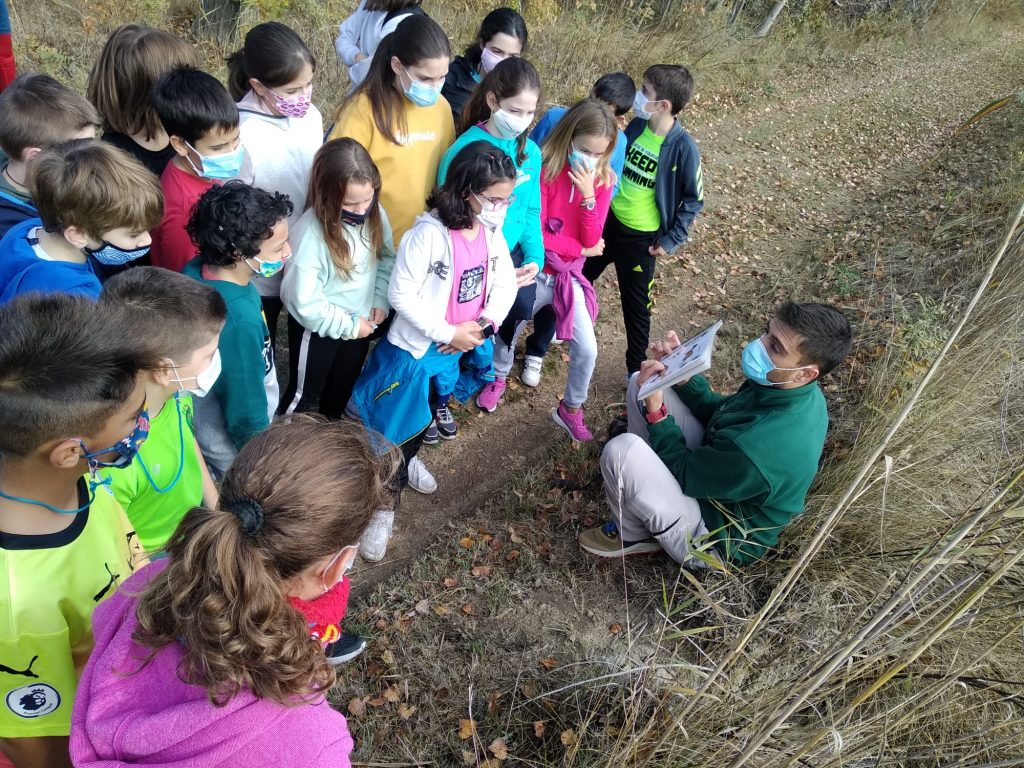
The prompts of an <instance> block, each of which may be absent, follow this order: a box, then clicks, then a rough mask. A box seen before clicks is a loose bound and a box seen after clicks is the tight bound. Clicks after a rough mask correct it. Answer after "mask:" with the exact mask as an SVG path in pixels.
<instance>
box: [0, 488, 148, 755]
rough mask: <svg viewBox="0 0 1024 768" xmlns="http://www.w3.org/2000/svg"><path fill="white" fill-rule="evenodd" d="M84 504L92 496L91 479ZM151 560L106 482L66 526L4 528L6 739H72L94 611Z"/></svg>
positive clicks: (1, 723) (1, 640)
mask: <svg viewBox="0 0 1024 768" xmlns="http://www.w3.org/2000/svg"><path fill="white" fill-rule="evenodd" d="M79 498H80V499H81V501H80V503H81V504H83V505H84V504H86V503H88V501H89V487H88V483H87V482H86V480H85V478H83V479H82V480H80V481H79ZM146 562H147V560H146V557H145V555H144V554H143V552H142V550H141V548H140V547H139V543H138V539H137V538H136V536H135V532H134V531H133V530H132V528H131V524H130V523H129V522H128V518H127V517H125V514H124V510H122V509H121V506H120V505H119V504H118V503H117V500H116V499H115V498H114V496H113V494H112V493H111V492H110V491H109V490H108V489H107V488H106V486H99V487H98V488H97V489H96V498H95V500H94V501H93V503H92V505H91V506H90V507H89V508H88V509H86V510H83V511H82V512H79V513H78V514H77V515H75V519H74V520H73V521H72V523H71V525H70V526H68V527H67V528H66V529H64V530H63V531H60V532H58V533H53V534H47V535H42V536H19V535H15V534H9V533H2V532H0V736H2V737H4V738H12V739H14V738H23V737H29V736H67V735H69V734H70V733H71V705H72V703H73V702H74V698H75V689H76V688H77V687H78V678H79V676H80V675H81V673H82V670H83V669H84V668H85V662H86V661H87V660H88V658H89V654H90V653H91V652H92V648H93V644H94V642H93V635H92V612H93V609H94V608H95V607H96V606H97V605H98V604H99V603H101V602H102V601H103V600H105V599H106V598H108V597H110V596H111V595H112V594H114V590H116V589H117V586H118V584H120V583H121V582H122V581H124V580H125V579H127V578H128V577H129V576H131V575H132V573H133V572H134V571H135V569H136V568H139V567H141V566H142V565H144V564H145V563H146Z"/></svg>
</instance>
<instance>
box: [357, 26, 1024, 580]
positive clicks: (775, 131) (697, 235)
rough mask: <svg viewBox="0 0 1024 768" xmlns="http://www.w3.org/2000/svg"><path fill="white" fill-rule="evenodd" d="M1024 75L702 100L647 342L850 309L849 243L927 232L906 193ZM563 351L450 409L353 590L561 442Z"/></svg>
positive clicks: (615, 320)
mask: <svg viewBox="0 0 1024 768" xmlns="http://www.w3.org/2000/svg"><path fill="white" fill-rule="evenodd" d="M1021 71H1024V46H1022V45H1021V41H1020V40H1019V39H1015V38H1011V37H1006V38H1004V39H1001V40H997V41H994V42H993V43H992V44H991V45H988V46H986V47H984V48H981V49H974V48H968V47H967V46H957V45H955V44H948V45H944V46H937V47H934V48H932V49H931V50H927V51H921V50H917V51H913V52H912V53H910V54H909V55H908V57H907V58H905V59H902V60H898V61H896V60H885V59H879V58H875V57H871V56H866V55H865V56H863V57H861V58H854V59H851V60H849V61H848V62H847V64H846V65H844V66H843V67H842V68H840V69H835V70H829V71H820V72H816V73H811V74H801V75H796V76H793V77H791V78H789V79H787V80H785V81H782V82H776V83H774V84H773V85H772V86H771V87H770V88H766V89H765V90H766V91H770V95H764V94H759V95H758V97H757V98H752V99H751V100H750V103H744V104H740V105H735V106H718V105H716V104H715V103H714V99H709V98H705V99H704V100H698V102H697V103H696V105H695V108H696V109H695V111H694V112H693V113H691V114H689V115H688V116H687V119H686V124H687V128H688V129H689V130H690V132H691V133H692V134H693V136H694V137H695V138H696V139H697V140H698V142H699V144H700V146H701V152H702V155H703V162H704V168H705V179H706V181H705V190H706V194H707V200H706V207H705V209H704V212H703V213H702V214H701V215H700V216H699V217H698V219H697V224H696V226H695V227H694V232H693V240H692V242H691V243H689V244H688V246H687V248H686V249H685V251H684V252H683V253H682V255H677V256H675V257H671V258H670V259H667V260H666V262H665V263H664V265H663V266H662V268H661V269H660V271H659V275H658V281H657V288H656V305H655V315H654V317H653V329H652V336H654V335H656V334H657V335H660V334H663V333H664V332H665V331H667V330H669V329H678V330H680V331H685V330H688V329H690V328H693V327H697V326H703V325H705V324H707V323H708V322H709V321H710V319H711V318H718V317H721V318H723V319H724V320H725V321H726V326H725V328H724V330H723V334H722V336H721V338H722V342H721V343H720V349H724V350H732V351H733V352H736V351H738V349H739V343H740V341H741V340H742V339H746V338H752V337H754V336H756V335H758V334H759V333H760V329H761V327H763V323H764V321H765V314H764V313H766V312H768V311H770V308H771V307H772V305H773V303H774V302H775V301H776V300H777V299H778V298H780V297H782V296H792V297H793V298H795V299H817V300H821V299H822V298H832V299H833V300H834V301H836V302H837V303H840V304H843V303H846V304H847V305H850V303H851V302H849V301H844V297H843V296H841V295H839V294H840V291H839V288H841V285H842V280H843V278H844V275H846V276H849V275H850V274H851V270H852V273H853V274H860V272H862V271H863V270H865V269H866V270H869V271H870V270H871V269H873V268H874V266H873V265H871V264H865V263H861V262H862V261H863V254H864V252H865V249H864V248H851V247H850V243H851V242H856V241H857V240H858V239H861V240H863V239H865V238H868V239H870V240H871V242H872V243H873V244H874V245H875V246H876V247H877V246H879V245H881V244H883V243H884V242H885V239H886V238H887V237H890V236H892V237H902V236H905V235H906V231H905V227H906V226H907V225H908V224H909V225H912V224H914V223H915V222H917V221H918V220H920V222H921V223H924V221H925V218H924V217H925V216H927V213H926V212H923V211H920V210H908V209H907V208H906V207H905V206H904V205H903V203H904V200H903V196H902V194H901V185H903V184H904V183H905V182H906V181H907V180H908V179H909V178H911V177H913V176H915V175H918V174H919V172H920V167H921V165H922V163H923V162H924V161H925V160H926V159H927V158H928V157H929V156H930V155H931V154H933V153H934V151H935V148H936V147H937V143H938V142H939V139H940V138H941V137H944V136H946V135H948V133H949V129H950V126H951V125H954V124H956V123H957V122H958V121H960V120H962V119H963V118H964V117H965V116H967V115H969V114H971V113H972V112H973V111H975V110H976V109H977V108H979V107H980V106H981V105H983V104H985V103H987V102H988V101H990V100H992V99H995V98H997V97H1000V96H1003V95H1006V94H1007V93H1010V92H1011V91H1013V90H1015V89H1018V87H1019V86H1020V82H1019V76H1020V72H1021ZM968 83H969V84H970V85H969V87H968V85H967V84H968ZM709 102H710V103H709ZM954 151H956V150H955V149H954ZM887 200H888V203H887V202H886V201H887ZM880 203H881V205H879V204H880ZM915 205H916V202H915ZM879 208H881V215H880V213H879ZM863 217H868V218H866V219H865V218H863ZM929 221H930V219H929ZM867 250H868V251H870V249H867ZM844 270H845V271H844ZM613 280H614V274H613V272H612V271H611V270H609V271H608V272H606V274H605V276H604V277H603V278H602V280H601V281H600V284H599V286H598V288H599V299H600V303H601V307H602V310H601V315H600V317H599V320H598V324H597V325H598V342H599V346H600V355H599V357H598V363H597V370H596V372H595V376H594V381H593V385H592V389H591V398H590V401H589V406H588V423H589V424H590V426H591V428H592V430H593V431H594V432H595V433H598V431H599V429H600V430H601V431H603V427H604V425H605V424H606V423H607V421H608V419H609V417H610V413H611V412H613V411H615V410H616V406H615V403H616V401H621V398H622V391H623V376H624V373H625V364H624V359H623V354H624V346H625V335H624V331H623V326H622V319H621V313H620V310H619V306H618V300H617V296H616V295H615V288H614V285H613V283H612V281H613ZM833 291H834V292H835V294H836V295H834V296H833V295H832V294H833ZM564 352H565V347H552V351H551V353H550V354H549V355H548V361H547V363H546V365H545V369H544V380H543V381H542V383H541V386H540V387H539V388H538V389H537V390H529V389H528V388H527V387H525V386H523V385H522V384H521V383H518V381H517V379H514V380H516V381H517V384H518V388H517V389H514V390H511V391H509V392H508V393H507V394H506V398H505V401H504V402H503V403H502V405H501V406H499V409H498V411H497V413H495V414H483V413H479V412H478V409H477V408H476V407H475V405H473V406H469V407H467V408H466V409H464V410H462V411H460V422H461V435H460V437H459V439H458V440H456V441H453V442H445V443H442V444H441V445H440V446H437V447H426V448H424V450H423V451H422V453H421V457H422V458H423V460H424V462H425V463H426V465H427V466H428V467H429V468H430V469H431V470H432V471H433V472H434V475H435V477H436V478H437V480H438V483H439V486H440V488H439V490H438V492H437V493H436V494H434V495H433V496H429V497H425V496H421V495H419V494H416V493H414V492H412V491H407V492H406V494H405V497H404V498H403V503H402V507H401V510H400V513H399V515H398V518H397V521H396V526H395V537H394V539H393V540H392V542H391V546H390V548H389V550H388V556H387V558H386V560H385V561H384V562H383V563H381V564H379V565H376V566H372V567H360V566H357V569H356V571H355V573H354V576H355V578H354V583H355V584H357V585H359V589H360V590H362V591H366V590H368V589H370V588H372V587H373V585H375V584H378V583H380V581H382V580H383V579H385V578H386V577H387V576H389V575H391V574H392V573H394V572H395V571H397V570H398V569H399V568H401V567H402V566H403V565H406V564H408V562H409V561H410V560H411V559H413V558H415V557H416V556H417V555H419V554H420V553H422V552H423V551H425V550H426V549H427V548H428V547H429V546H430V545H431V544H432V543H434V542H435V541H436V540H438V538H439V535H440V534H441V533H442V531H443V529H444V528H445V527H446V526H447V525H448V524H449V523H454V524H460V523H461V522H462V521H463V520H465V519H466V518H470V517H472V516H473V515H474V513H475V512H476V511H478V510H479V509H480V507H481V506H482V505H484V504H485V503H486V502H487V501H488V499H490V498H492V497H493V495H494V494H495V492H496V491H498V490H499V489H500V488H501V487H502V486H503V485H504V484H506V483H507V482H508V481H509V478H510V476H511V473H512V472H513V471H514V470H517V469H524V468H530V467H535V466H537V465H538V464H539V463H540V462H541V461H542V460H543V458H544V456H545V453H546V451H547V450H548V448H549V447H550V446H551V445H552V444H554V443H555V441H565V440H567V437H566V435H565V434H564V432H562V431H561V430H560V429H558V427H556V426H555V424H554V423H553V421H552V420H551V416H550V411H551V410H552V409H553V408H554V407H555V406H556V404H557V402H558V398H559V396H560V393H561V388H562V386H563V385H564V381H565V371H566V368H567V365H566V363H565V361H564V359H563V357H564ZM734 357H736V359H735V360H732V359H730V358H729V357H728V353H726V355H723V356H721V357H720V358H719V359H718V360H716V368H715V373H714V376H713V383H715V384H717V385H718V386H721V387H723V388H728V387H729V386H730V384H731V383H732V380H734V379H736V378H737V377H738V375H739V360H738V354H737V355H734ZM517 375H518V369H514V371H513V377H515V376H517Z"/></svg>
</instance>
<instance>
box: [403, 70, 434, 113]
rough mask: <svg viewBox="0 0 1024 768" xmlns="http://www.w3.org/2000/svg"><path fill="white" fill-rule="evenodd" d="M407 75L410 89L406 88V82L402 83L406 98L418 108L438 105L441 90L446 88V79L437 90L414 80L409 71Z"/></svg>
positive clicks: (406, 71)
mask: <svg viewBox="0 0 1024 768" xmlns="http://www.w3.org/2000/svg"><path fill="white" fill-rule="evenodd" d="M403 69H404V67H403ZM405 74H406V75H408V77H409V87H408V88H406V87H405V81H404V80H403V81H402V88H403V89H404V91H405V97H406V98H407V99H408V100H409V101H411V102H412V103H413V104H415V105H416V106H417V107H432V106H434V104H436V103H437V97H438V96H440V95H441V88H442V87H443V86H444V78H441V85H439V86H437V88H432V87H431V86H429V85H427V84H426V83H421V82H420V81H419V80H414V79H413V76H412V75H410V74H409V70H408V69H406V70H405Z"/></svg>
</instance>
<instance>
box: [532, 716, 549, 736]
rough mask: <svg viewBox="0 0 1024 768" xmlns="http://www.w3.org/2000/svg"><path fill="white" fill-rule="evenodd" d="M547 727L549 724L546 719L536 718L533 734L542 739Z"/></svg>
mask: <svg viewBox="0 0 1024 768" xmlns="http://www.w3.org/2000/svg"><path fill="white" fill-rule="evenodd" d="M547 729H548V724H547V722H546V721H544V720H534V721H533V735H534V736H536V737H537V738H538V739H541V738H543V737H544V732H545V731H547Z"/></svg>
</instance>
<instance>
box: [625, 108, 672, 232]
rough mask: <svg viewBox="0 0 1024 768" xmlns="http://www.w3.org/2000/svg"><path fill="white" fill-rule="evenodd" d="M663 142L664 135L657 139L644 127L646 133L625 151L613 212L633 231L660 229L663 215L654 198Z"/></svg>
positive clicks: (654, 230)
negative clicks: (624, 160) (659, 211)
mask: <svg viewBox="0 0 1024 768" xmlns="http://www.w3.org/2000/svg"><path fill="white" fill-rule="evenodd" d="M664 143H665V137H664V136H655V135H654V134H653V133H652V132H651V129H650V127H649V126H644V131H643V133H641V134H640V135H639V136H637V138H636V140H635V141H634V142H633V143H632V144H631V145H630V146H629V149H627V150H626V163H625V165H623V166H622V179H621V180H620V181H619V194H617V195H616V196H615V197H613V198H612V213H614V214H615V218H617V219H618V220H619V221H621V222H622V223H623V224H625V225H626V226H627V227H629V228H630V229H636V230H638V231H640V232H657V231H658V228H659V227H660V226H661V214H660V213H658V204H657V202H656V201H655V199H654V182H655V178H656V177H657V175H658V157H659V155H661V145H662V144H664Z"/></svg>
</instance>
